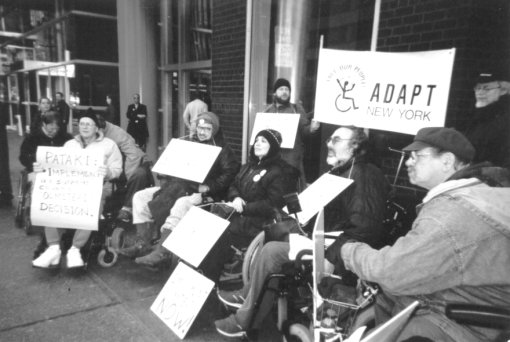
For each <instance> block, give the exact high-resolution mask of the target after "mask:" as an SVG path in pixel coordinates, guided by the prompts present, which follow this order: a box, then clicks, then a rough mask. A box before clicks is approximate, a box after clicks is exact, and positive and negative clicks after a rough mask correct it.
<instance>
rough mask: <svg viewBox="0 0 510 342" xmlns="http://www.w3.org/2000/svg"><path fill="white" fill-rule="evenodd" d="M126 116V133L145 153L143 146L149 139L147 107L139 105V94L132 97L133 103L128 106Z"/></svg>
mask: <svg viewBox="0 0 510 342" xmlns="http://www.w3.org/2000/svg"><path fill="white" fill-rule="evenodd" d="M126 116H127V118H128V119H129V123H128V126H127V132H128V133H129V134H130V135H131V136H132V137H133V138H134V139H135V141H136V144H137V145H138V146H139V147H140V148H141V149H142V150H144V151H145V148H146V146H145V144H146V143H147V138H148V137H149V129H148V128H147V106H145V105H144V104H142V103H140V94H134V95H133V103H132V104H130V105H129V106H128V108H127V111H126Z"/></svg>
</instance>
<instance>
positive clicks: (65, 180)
mask: <svg viewBox="0 0 510 342" xmlns="http://www.w3.org/2000/svg"><path fill="white" fill-rule="evenodd" d="M36 158H37V162H39V163H41V165H42V167H43V168H44V170H45V171H44V172H39V173H37V175H36V179H35V182H34V188H33V189H34V190H33V193H32V204H31V207H30V217H31V220H32V223H33V224H34V225H37V226H47V227H62V228H74V229H88V230H97V228H98V222H99V207H100V202H101V193H102V191H103V176H102V175H99V174H98V173H97V169H98V166H100V165H103V155H102V154H98V153H97V151H95V152H90V151H88V150H86V149H70V148H65V147H47V146H39V147H38V148H37V156H36Z"/></svg>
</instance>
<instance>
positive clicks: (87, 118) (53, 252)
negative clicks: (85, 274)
mask: <svg viewBox="0 0 510 342" xmlns="http://www.w3.org/2000/svg"><path fill="white" fill-rule="evenodd" d="M79 133H80V134H79V135H77V136H76V137H75V138H74V139H72V140H69V141H68V142H66V143H65V144H64V147H67V148H72V149H87V150H89V151H97V153H101V154H103V155H104V164H103V165H101V166H99V167H98V173H99V174H101V175H103V176H104V180H105V181H108V180H111V179H115V178H117V177H118V176H119V175H120V174H121V172H122V156H121V154H120V151H119V148H118V147H117V144H115V142H113V140H110V139H108V138H105V137H104V135H103V134H102V133H101V131H100V130H99V127H98V120H97V118H96V116H95V115H93V114H91V113H87V114H85V115H83V116H82V117H81V118H80V121H79ZM41 171H42V167H41V165H40V164H39V163H34V172H41ZM110 193H111V185H110V184H108V183H107V182H105V184H104V186H103V191H102V196H101V206H100V208H101V209H100V211H101V210H102V207H103V203H104V199H105V198H106V197H107V196H108V194H110ZM64 230H65V229H61V228H51V227H45V229H44V233H45V235H46V240H47V242H48V246H49V247H48V248H47V249H46V251H45V252H44V253H42V254H41V255H40V256H39V257H38V258H37V259H35V260H33V261H32V265H33V266H34V267H41V268H48V267H52V266H53V267H55V266H58V265H59V263H60V256H61V254H62V252H61V250H60V238H61V236H62V233H63V232H64ZM90 233H91V231H90V230H82V229H76V230H75V233H74V237H73V243H72V246H71V248H70V249H69V251H68V252H67V267H68V268H74V267H82V266H84V265H85V263H84V262H83V259H82V257H81V253H80V249H81V248H82V247H83V246H84V245H85V243H86V242H87V241H88V239H89V237H90Z"/></svg>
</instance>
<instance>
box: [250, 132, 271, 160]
mask: <svg viewBox="0 0 510 342" xmlns="http://www.w3.org/2000/svg"><path fill="white" fill-rule="evenodd" d="M270 148H271V145H270V144H269V141H267V139H266V138H264V137H263V136H261V135H259V136H258V137H257V138H256V139H255V144H254V145H253V153H255V156H256V157H258V158H259V159H260V158H263V157H265V156H267V154H268V153H269V149H270Z"/></svg>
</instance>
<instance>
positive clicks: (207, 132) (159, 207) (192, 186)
mask: <svg viewBox="0 0 510 342" xmlns="http://www.w3.org/2000/svg"><path fill="white" fill-rule="evenodd" d="M190 140H191V141H194V142H198V143H202V144H209V145H215V146H221V147H222V149H221V152H220V154H219V155H218V157H217V158H216V161H215V162H214V164H213V166H212V167H211V170H210V171H209V173H208V174H207V176H206V178H205V180H204V183H203V184H198V183H196V182H192V181H188V180H184V179H180V178H176V177H170V176H160V177H159V178H160V181H161V183H160V186H159V187H151V188H147V189H144V190H141V191H138V192H136V193H135V195H134V196H133V224H134V225H135V227H136V235H137V236H136V241H135V243H134V244H133V245H132V246H128V247H125V248H122V249H120V250H119V253H120V254H122V255H124V256H127V257H131V258H136V257H141V256H145V255H147V254H149V253H150V252H151V251H152V245H151V239H152V236H153V229H154V228H156V229H159V228H160V227H161V226H162V225H163V223H164V222H165V219H166V217H167V216H168V214H169V212H170V209H171V208H172V206H173V205H174V203H175V201H176V200H177V199H178V198H180V197H182V196H186V195H189V194H192V193H199V194H200V195H199V196H200V197H210V198H212V199H213V200H214V201H219V200H223V199H224V198H225V195H226V192H227V190H228V187H229V185H230V183H232V181H233V179H234V177H235V175H236V173H237V171H238V170H239V162H238V161H237V160H236V157H235V155H234V153H233V151H232V149H231V148H230V146H229V145H228V144H227V143H226V142H224V141H223V139H222V136H221V131H220V121H219V118H218V117H217V116H216V114H214V113H212V112H203V113H201V114H199V115H198V117H197V131H196V133H194V134H193V135H192V136H191V138H190ZM162 233H163V235H162V236H161V237H160V240H164V239H165V238H166V236H168V234H169V231H167V230H163V231H162Z"/></svg>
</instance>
